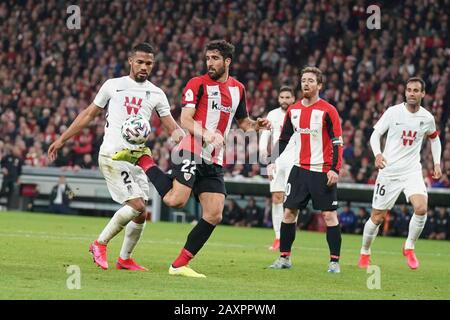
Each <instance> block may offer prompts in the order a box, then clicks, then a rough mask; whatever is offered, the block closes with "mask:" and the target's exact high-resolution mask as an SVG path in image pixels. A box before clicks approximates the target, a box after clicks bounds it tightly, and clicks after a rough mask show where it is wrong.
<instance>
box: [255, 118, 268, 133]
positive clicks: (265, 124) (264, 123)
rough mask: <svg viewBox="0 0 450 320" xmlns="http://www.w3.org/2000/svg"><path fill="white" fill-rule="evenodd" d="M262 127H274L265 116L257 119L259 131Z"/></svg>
mask: <svg viewBox="0 0 450 320" xmlns="http://www.w3.org/2000/svg"><path fill="white" fill-rule="evenodd" d="M260 129H266V130H270V129H272V124H271V123H270V121H269V120H267V119H265V118H258V119H256V130H257V131H258V130H260Z"/></svg>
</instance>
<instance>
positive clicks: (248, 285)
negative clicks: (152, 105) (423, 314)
mask: <svg viewBox="0 0 450 320" xmlns="http://www.w3.org/2000/svg"><path fill="white" fill-rule="evenodd" d="M107 221H108V220H107V219H105V218H94V217H81V216H60V215H48V214H37V213H22V212H0V243H1V246H0V252H1V261H0V299H163V300H166V299H167V300H179V299H194V300H196V299H205V300H206V299H207V300H211V299H212V300H220V299H236V300H240V299H264V300H266V299H267V300H273V299H275V300H279V299H280V300H281V299H295V300H296V299H421V300H422V299H450V242H448V241H429V240H419V242H418V244H417V245H416V252H417V256H418V258H419V260H420V262H421V266H420V268H419V269H418V270H416V271H412V270H409V269H408V267H407V266H406V263H405V259H404V257H403V255H402V254H401V247H402V243H403V241H404V239H401V238H385V237H378V238H377V240H376V241H375V243H374V246H373V249H372V250H373V252H372V254H373V255H372V262H373V264H375V265H377V266H379V267H380V277H381V278H380V279H381V289H372V290H371V289H368V287H367V282H368V278H369V277H371V276H373V275H372V274H368V273H366V271H365V270H360V269H358V268H357V266H356V263H357V259H358V255H359V247H360V242H361V237H360V236H355V235H346V234H344V235H343V243H342V258H341V269H342V273H341V274H328V273H327V272H326V268H327V264H328V247H327V244H326V240H325V234H323V233H314V232H303V231H301V232H297V238H296V241H295V243H294V247H293V268H292V269H291V270H270V269H267V266H268V265H269V264H270V263H271V262H272V261H273V260H274V259H275V258H276V257H277V254H276V253H274V252H270V251H269V250H268V249H267V248H268V246H269V245H270V243H271V242H272V240H273V239H272V238H273V231H272V230H270V229H256V228H254V229H249V228H237V227H226V226H219V227H217V228H216V230H215V232H214V233H213V235H212V236H211V238H210V240H209V241H208V243H207V244H206V245H205V247H204V248H203V249H202V250H201V251H200V253H199V254H198V255H197V257H196V258H195V259H194V260H193V262H192V263H191V266H192V267H193V268H194V269H195V270H196V271H198V272H201V273H205V274H206V275H207V278H206V279H192V278H183V277H173V276H169V274H168V267H169V264H170V263H171V262H172V261H173V259H174V258H175V257H176V255H177V254H178V252H179V251H180V249H181V247H182V246H183V244H184V241H185V239H186V236H187V234H188V232H189V230H190V229H191V228H192V226H191V225H189V224H174V223H164V222H160V223H155V224H151V223H149V224H147V227H146V230H145V232H144V236H143V238H142V239H141V242H140V243H139V244H138V246H137V248H136V251H135V254H134V257H135V258H136V260H137V261H138V262H139V263H141V264H142V265H144V266H147V267H148V268H150V272H130V271H124V270H115V269H114V264H115V260H116V259H117V256H118V253H119V250H120V246H121V244H122V239H123V233H121V234H119V235H118V236H117V237H116V238H115V239H113V240H112V241H111V243H110V245H109V247H108V248H109V251H108V261H109V264H110V269H109V270H107V271H103V270H101V269H99V268H98V267H96V266H95V265H94V264H93V262H92V258H91V255H90V254H89V253H88V246H89V243H90V242H91V241H92V240H93V239H95V238H96V236H97V235H98V234H99V233H100V231H101V230H102V228H103V227H104V226H105V224H106V223H107ZM69 265H77V266H79V268H80V270H81V289H79V290H77V289H74V290H69V289H68V288H67V285H66V282H67V279H68V277H70V274H68V273H67V266H69ZM369 282H370V281H369Z"/></svg>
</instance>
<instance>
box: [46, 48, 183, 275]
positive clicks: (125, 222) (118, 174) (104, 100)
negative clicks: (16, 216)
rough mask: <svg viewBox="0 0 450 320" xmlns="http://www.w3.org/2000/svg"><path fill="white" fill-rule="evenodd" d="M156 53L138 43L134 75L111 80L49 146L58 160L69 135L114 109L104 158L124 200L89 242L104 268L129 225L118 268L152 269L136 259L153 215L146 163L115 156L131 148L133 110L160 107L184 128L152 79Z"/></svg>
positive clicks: (170, 127) (112, 188)
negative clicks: (126, 129)
mask: <svg viewBox="0 0 450 320" xmlns="http://www.w3.org/2000/svg"><path fill="white" fill-rule="evenodd" d="M154 55H155V51H154V49H153V47H152V46H151V45H150V44H148V43H140V44H138V45H136V46H135V47H134V48H133V49H132V51H131V53H130V56H129V58H128V63H129V65H130V73H129V75H128V76H124V77H120V78H113V79H109V80H107V81H106V82H105V83H104V84H103V85H102V87H101V88H100V90H99V92H98V93H97V95H96V97H95V99H94V101H93V102H92V103H91V104H90V105H89V106H88V107H87V108H86V109H85V110H83V111H82V112H81V113H80V114H79V115H78V116H77V117H76V118H75V120H74V121H73V123H72V124H71V125H70V127H69V128H68V129H67V130H66V131H65V132H63V134H62V135H61V136H60V137H59V138H58V139H57V140H56V141H55V142H54V143H52V145H51V146H50V147H49V149H48V157H49V159H50V160H51V161H53V160H55V159H56V157H57V154H58V150H60V149H61V148H62V147H63V146H64V144H65V143H66V141H67V140H69V139H70V138H71V137H73V136H75V135H76V134H78V133H79V132H80V131H82V130H83V128H86V127H88V126H89V125H90V124H91V123H92V121H94V119H95V118H96V117H98V116H100V115H101V114H102V113H103V111H104V110H105V109H107V110H108V111H107V113H106V116H105V117H106V125H105V135H104V137H103V143H102V145H101V146H100V151H99V157H98V163H99V168H100V171H101V172H102V174H103V176H104V178H105V180H106V184H107V186H108V190H109V193H110V194H111V197H112V199H113V200H114V201H116V202H118V203H120V204H121V205H122V207H121V208H120V209H119V210H118V211H117V212H116V213H115V214H114V216H113V217H112V218H111V220H110V221H109V223H108V224H107V225H106V227H105V228H104V230H103V231H102V232H101V234H100V235H99V236H98V238H97V240H95V241H94V242H92V243H91V245H90V247H89V250H90V252H91V253H92V256H93V259H94V262H95V264H97V265H98V266H99V267H100V268H102V269H104V270H106V269H108V260H107V244H108V242H109V241H110V240H111V239H112V238H113V237H115V236H116V235H117V234H118V233H119V232H120V231H121V230H122V229H123V228H125V237H124V241H123V245H122V249H121V251H120V255H119V258H118V259H117V263H116V268H117V269H128V270H141V271H146V270H147V268H145V267H143V266H140V265H138V264H137V263H136V262H135V260H134V259H133V258H131V254H132V252H133V250H134V248H135V246H136V244H137V243H138V241H139V239H140V238H141V236H142V233H143V231H144V227H145V221H146V217H147V208H146V201H147V200H148V198H149V195H150V188H149V184H148V180H147V176H146V175H145V173H144V171H142V169H141V168H137V167H135V166H133V165H131V164H129V163H126V162H118V161H113V160H112V156H113V155H114V154H115V153H116V152H117V151H120V150H122V149H123V148H125V147H126V145H125V142H124V140H123V139H122V135H121V127H122V124H123V123H124V122H125V120H126V119H127V118H128V117H130V116H131V115H133V114H136V113H138V112H139V113H140V114H142V115H143V116H144V118H146V119H147V120H150V116H151V114H152V111H156V113H157V114H158V116H159V117H160V119H161V123H162V125H163V126H164V128H165V129H166V130H167V131H168V132H169V134H172V135H173V136H175V135H174V134H173V133H174V132H175V131H176V130H177V128H179V127H178V125H177V123H176V122H175V120H174V119H173V118H172V115H171V114H170V105H169V102H168V100H167V97H166V95H165V93H164V92H163V91H162V90H161V89H160V88H158V87H157V86H155V85H154V84H153V83H151V82H150V81H148V80H147V78H148V77H149V75H150V73H151V71H152V69H153V65H154V62H155V57H154ZM178 131H181V129H179V130H178ZM180 137H181V136H180Z"/></svg>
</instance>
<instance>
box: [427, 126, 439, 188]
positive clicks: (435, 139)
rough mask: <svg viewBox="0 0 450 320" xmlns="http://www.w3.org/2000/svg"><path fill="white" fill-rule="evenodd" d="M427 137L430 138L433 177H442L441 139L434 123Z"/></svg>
mask: <svg viewBox="0 0 450 320" xmlns="http://www.w3.org/2000/svg"><path fill="white" fill-rule="evenodd" d="M433 124H434V119H433ZM428 138H429V139H430V143H431V154H432V155H433V162H434V173H433V179H440V178H441V177H442V170H441V152H442V146H441V140H440V139H439V132H438V131H437V130H436V126H435V125H434V126H433V128H432V132H431V133H430V134H428Z"/></svg>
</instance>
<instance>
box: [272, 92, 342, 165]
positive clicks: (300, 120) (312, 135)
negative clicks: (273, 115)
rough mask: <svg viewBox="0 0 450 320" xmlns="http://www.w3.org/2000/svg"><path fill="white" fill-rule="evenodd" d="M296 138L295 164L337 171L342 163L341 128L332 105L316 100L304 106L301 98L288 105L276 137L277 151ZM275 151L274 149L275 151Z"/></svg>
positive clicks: (282, 149)
mask: <svg viewBox="0 0 450 320" xmlns="http://www.w3.org/2000/svg"><path fill="white" fill-rule="evenodd" d="M291 137H292V139H295V147H296V152H297V154H298V159H299V161H298V163H295V165H297V166H300V167H301V168H303V169H306V170H310V171H316V172H328V171H329V170H333V171H335V172H337V173H339V170H340V168H341V165H342V144H343V142H342V128H341V124H340V120H339V115H338V112H337V110H336V108H335V107H334V106H332V105H331V104H329V103H328V102H326V101H324V100H322V99H319V100H318V101H316V102H315V103H314V104H312V105H310V106H308V107H305V106H304V105H303V104H302V102H301V101H298V102H297V103H295V104H293V105H291V106H290V107H289V108H288V110H287V113H286V117H285V119H284V125H283V129H282V131H281V135H280V139H279V148H280V149H279V152H280V154H281V153H282V152H283V151H284V149H285V148H286V145H287V144H288V142H289V140H290V139H291ZM274 152H275V151H274Z"/></svg>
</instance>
